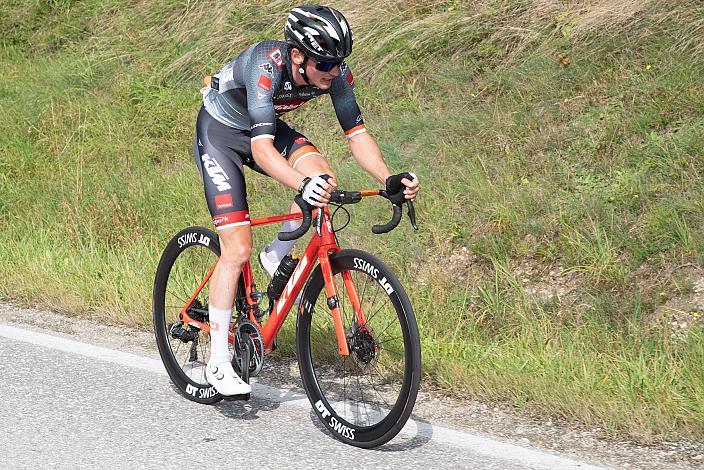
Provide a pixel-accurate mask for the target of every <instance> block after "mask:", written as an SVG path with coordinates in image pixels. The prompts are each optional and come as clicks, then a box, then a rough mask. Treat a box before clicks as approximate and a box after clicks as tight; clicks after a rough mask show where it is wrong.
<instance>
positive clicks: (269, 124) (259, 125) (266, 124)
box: [249, 122, 274, 131]
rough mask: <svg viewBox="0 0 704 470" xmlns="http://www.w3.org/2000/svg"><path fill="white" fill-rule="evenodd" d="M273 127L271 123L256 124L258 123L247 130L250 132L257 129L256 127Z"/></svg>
mask: <svg viewBox="0 0 704 470" xmlns="http://www.w3.org/2000/svg"><path fill="white" fill-rule="evenodd" d="M273 125H274V123H273V122H258V123H256V124H252V126H251V127H250V128H249V130H250V131H251V130H253V129H254V128H257V127H262V126H273Z"/></svg>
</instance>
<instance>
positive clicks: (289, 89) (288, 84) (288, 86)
mask: <svg viewBox="0 0 704 470" xmlns="http://www.w3.org/2000/svg"><path fill="white" fill-rule="evenodd" d="M292 88H293V87H292V86H291V82H284V90H286V91H291V89H292Z"/></svg>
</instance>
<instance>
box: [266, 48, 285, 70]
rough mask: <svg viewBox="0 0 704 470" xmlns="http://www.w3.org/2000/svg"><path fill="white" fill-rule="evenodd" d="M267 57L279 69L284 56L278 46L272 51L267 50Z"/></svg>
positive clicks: (282, 63)
mask: <svg viewBox="0 0 704 470" xmlns="http://www.w3.org/2000/svg"><path fill="white" fill-rule="evenodd" d="M268 56H269V58H270V59H271V60H273V61H274V63H275V64H276V68H278V69H280V68H281V67H282V66H283V65H284V57H283V55H281V49H279V48H278V47H277V48H276V49H274V50H273V51H271V52H269V54H268Z"/></svg>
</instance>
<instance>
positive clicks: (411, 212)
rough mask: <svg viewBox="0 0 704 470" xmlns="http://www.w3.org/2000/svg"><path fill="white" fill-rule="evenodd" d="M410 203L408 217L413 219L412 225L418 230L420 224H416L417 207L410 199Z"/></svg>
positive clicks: (408, 202) (407, 202)
mask: <svg viewBox="0 0 704 470" xmlns="http://www.w3.org/2000/svg"><path fill="white" fill-rule="evenodd" d="M406 204H408V218H409V219H410V220H411V226H412V227H413V230H416V231H417V230H418V224H416V208H415V207H414V206H413V201H411V200H410V199H409V200H408V201H406Z"/></svg>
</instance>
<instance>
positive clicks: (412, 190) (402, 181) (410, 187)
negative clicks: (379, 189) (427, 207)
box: [386, 172, 420, 206]
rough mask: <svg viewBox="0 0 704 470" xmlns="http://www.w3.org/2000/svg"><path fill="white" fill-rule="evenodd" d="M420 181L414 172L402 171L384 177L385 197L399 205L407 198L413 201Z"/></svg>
mask: <svg viewBox="0 0 704 470" xmlns="http://www.w3.org/2000/svg"><path fill="white" fill-rule="evenodd" d="M419 190H420V181H419V180H418V177H417V176H416V175H415V174H414V173H409V172H403V173H399V174H397V175H391V176H389V177H388V178H386V198H387V199H388V200H389V201H391V202H392V203H393V204H394V205H396V206H400V205H402V204H403V203H404V202H406V201H407V200H410V201H415V199H416V194H418V191H419Z"/></svg>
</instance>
